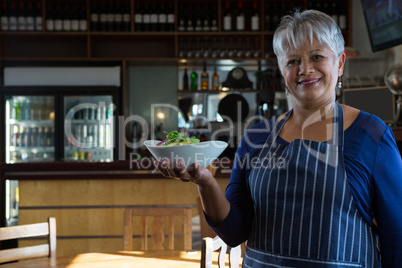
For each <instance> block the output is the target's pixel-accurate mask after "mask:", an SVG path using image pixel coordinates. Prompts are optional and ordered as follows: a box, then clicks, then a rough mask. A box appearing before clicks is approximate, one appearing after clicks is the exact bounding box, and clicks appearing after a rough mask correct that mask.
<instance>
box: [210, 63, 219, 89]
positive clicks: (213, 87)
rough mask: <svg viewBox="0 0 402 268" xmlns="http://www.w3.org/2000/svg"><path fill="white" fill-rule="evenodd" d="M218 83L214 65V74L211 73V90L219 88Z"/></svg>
mask: <svg viewBox="0 0 402 268" xmlns="http://www.w3.org/2000/svg"><path fill="white" fill-rule="evenodd" d="M219 85H220V82H219V75H218V72H217V70H216V66H215V68H214V74H213V75H212V89H213V90H219Z"/></svg>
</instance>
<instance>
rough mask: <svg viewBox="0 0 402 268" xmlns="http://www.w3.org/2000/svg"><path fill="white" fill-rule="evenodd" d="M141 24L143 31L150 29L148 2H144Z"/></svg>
mask: <svg viewBox="0 0 402 268" xmlns="http://www.w3.org/2000/svg"><path fill="white" fill-rule="evenodd" d="M142 24H143V30H144V32H149V31H150V29H151V27H150V26H151V14H150V13H149V8H148V2H146V3H145V6H144V11H143V13H142Z"/></svg>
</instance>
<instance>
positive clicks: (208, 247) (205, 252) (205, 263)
mask: <svg viewBox="0 0 402 268" xmlns="http://www.w3.org/2000/svg"><path fill="white" fill-rule="evenodd" d="M227 249H228V246H227V245H226V244H225V242H223V240H222V239H220V238H219V236H216V237H215V238H213V239H212V238H211V237H205V238H203V239H202V247H201V268H212V252H214V251H217V250H219V255H218V267H220V268H221V267H225V257H226V253H227V251H228V250H227ZM240 259H241V245H238V246H237V247H234V248H230V249H229V267H230V268H235V267H236V268H239V264H240Z"/></svg>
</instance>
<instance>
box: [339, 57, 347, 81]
mask: <svg viewBox="0 0 402 268" xmlns="http://www.w3.org/2000/svg"><path fill="white" fill-rule="evenodd" d="M345 60H346V54H345V53H342V54H341V55H340V56H339V64H338V76H342V75H343V67H345Z"/></svg>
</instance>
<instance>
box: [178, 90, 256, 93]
mask: <svg viewBox="0 0 402 268" xmlns="http://www.w3.org/2000/svg"><path fill="white" fill-rule="evenodd" d="M177 92H178V93H179V94H180V93H183V94H195V93H202V94H219V93H231V92H239V93H260V90H256V89H231V90H213V89H207V90H205V89H200V90H178V91H177Z"/></svg>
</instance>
